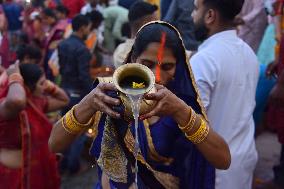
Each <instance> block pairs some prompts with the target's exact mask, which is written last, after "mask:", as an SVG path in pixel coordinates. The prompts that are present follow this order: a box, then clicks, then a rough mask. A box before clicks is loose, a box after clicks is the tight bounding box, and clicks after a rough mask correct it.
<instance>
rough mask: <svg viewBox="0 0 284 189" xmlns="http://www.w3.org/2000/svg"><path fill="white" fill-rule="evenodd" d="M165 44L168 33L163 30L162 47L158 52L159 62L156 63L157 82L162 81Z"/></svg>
mask: <svg viewBox="0 0 284 189" xmlns="http://www.w3.org/2000/svg"><path fill="white" fill-rule="evenodd" d="M165 44H166V33H165V32H163V33H162V36H161V42H160V47H159V50H158V54H157V60H158V64H157V65H156V82H160V81H161V64H162V62H163V57H164V51H165Z"/></svg>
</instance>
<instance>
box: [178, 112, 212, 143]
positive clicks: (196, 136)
mask: <svg viewBox="0 0 284 189" xmlns="http://www.w3.org/2000/svg"><path fill="white" fill-rule="evenodd" d="M197 120H200V121H199V122H198V121H197ZM197 127H198V129H197V130H196V131H195V132H194V133H192V130H193V129H194V128H197ZM179 128H180V129H181V130H182V131H183V132H184V133H185V136H186V138H187V139H189V140H190V141H191V142H192V143H194V144H200V143H202V142H203V141H204V140H205V139H206V137H207V136H208V134H209V126H208V125H207V123H206V121H205V120H203V118H202V117H201V116H199V115H197V114H196V113H195V112H194V111H193V110H192V109H191V108H190V119H189V121H188V123H187V125H186V126H183V127H182V126H180V125H179Z"/></svg>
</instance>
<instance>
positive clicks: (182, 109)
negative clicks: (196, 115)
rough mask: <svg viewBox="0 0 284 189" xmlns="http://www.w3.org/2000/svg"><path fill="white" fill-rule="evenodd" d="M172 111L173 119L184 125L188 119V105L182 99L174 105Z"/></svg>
mask: <svg viewBox="0 0 284 189" xmlns="http://www.w3.org/2000/svg"><path fill="white" fill-rule="evenodd" d="M175 107H176V108H175V110H174V113H173V114H172V116H173V118H174V120H176V121H177V122H178V123H179V124H180V125H185V124H186V123H187V121H188V112H189V111H190V107H189V106H188V105H187V104H186V103H185V102H183V101H182V100H180V101H179V103H177V104H176V106H175Z"/></svg>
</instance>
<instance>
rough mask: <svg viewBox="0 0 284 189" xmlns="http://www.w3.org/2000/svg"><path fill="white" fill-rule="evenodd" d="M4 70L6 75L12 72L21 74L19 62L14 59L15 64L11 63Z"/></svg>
mask: <svg viewBox="0 0 284 189" xmlns="http://www.w3.org/2000/svg"><path fill="white" fill-rule="evenodd" d="M6 72H7V74H8V76H10V75H12V74H15V73H17V74H21V73H20V68H19V62H18V61H16V63H15V64H11V65H10V66H9V68H8V69H7V70H6Z"/></svg>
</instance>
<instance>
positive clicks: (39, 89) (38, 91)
mask: <svg viewBox="0 0 284 189" xmlns="http://www.w3.org/2000/svg"><path fill="white" fill-rule="evenodd" d="M45 82H46V78H45V76H44V75H42V76H41V77H40V79H39V80H38V81H37V83H36V85H35V89H34V91H33V95H35V96H41V95H43V93H44V89H45Z"/></svg>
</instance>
